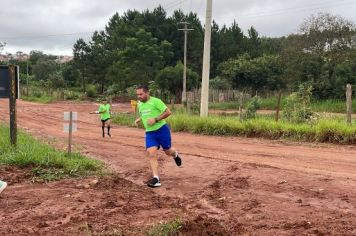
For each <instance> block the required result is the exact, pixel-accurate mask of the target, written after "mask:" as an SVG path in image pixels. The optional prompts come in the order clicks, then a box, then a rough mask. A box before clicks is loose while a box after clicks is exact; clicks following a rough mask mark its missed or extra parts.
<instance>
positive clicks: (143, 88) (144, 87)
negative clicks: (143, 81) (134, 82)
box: [137, 85, 150, 93]
mask: <svg viewBox="0 0 356 236" xmlns="http://www.w3.org/2000/svg"><path fill="white" fill-rule="evenodd" d="M137 89H142V90H143V91H144V92H145V93H147V92H149V91H150V90H149V88H148V86H147V85H140V86H138V87H137Z"/></svg>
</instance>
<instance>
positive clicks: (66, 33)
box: [0, 0, 356, 55]
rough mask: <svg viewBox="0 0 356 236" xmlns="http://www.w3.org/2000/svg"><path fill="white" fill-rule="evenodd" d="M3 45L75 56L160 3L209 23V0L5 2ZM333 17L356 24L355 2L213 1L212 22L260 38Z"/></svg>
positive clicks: (0, 11) (0, 27)
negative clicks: (118, 19) (117, 17)
mask: <svg viewBox="0 0 356 236" xmlns="http://www.w3.org/2000/svg"><path fill="white" fill-rule="evenodd" d="M0 4H1V5H2V6H1V8H0V42H6V43H7V45H6V47H5V50H4V51H3V53H4V52H11V53H15V52H16V51H22V52H25V53H28V52H29V51H30V50H41V51H44V52H45V53H51V54H58V55H71V54H72V46H73V44H74V42H75V41H76V40H77V39H78V38H80V37H81V38H84V39H86V40H88V39H90V36H91V35H92V32H93V31H94V30H102V29H104V27H105V25H106V24H107V23H108V21H109V18H110V17H111V16H112V15H113V14H114V13H115V12H119V13H120V14H122V13H124V12H125V11H127V10H128V9H136V10H139V11H142V10H145V9H153V8H155V7H157V6H158V5H159V4H161V5H162V6H163V7H164V8H165V9H166V11H167V12H168V15H171V13H172V12H173V10H175V9H179V8H180V9H182V10H183V11H184V12H189V11H194V12H197V13H198V16H199V17H200V19H201V21H202V22H205V7H206V5H205V4H206V0H100V1H99V0H0ZM318 12H329V13H332V14H336V15H339V16H342V17H344V18H346V19H348V20H350V21H352V22H354V23H356V14H355V13H356V0H334V1H330V0H293V1H292V0H213V18H214V20H215V21H216V22H217V23H218V24H219V25H220V26H221V25H223V24H227V25H230V24H231V23H232V22H233V20H234V19H236V21H237V23H238V24H239V26H240V27H241V28H242V29H243V30H244V31H245V32H246V30H247V29H248V28H249V27H250V26H254V27H255V28H256V29H257V31H258V32H259V33H260V35H264V36H283V35H288V34H290V33H295V32H297V30H298V27H299V25H300V24H301V23H302V22H303V20H305V19H306V18H307V17H309V16H310V15H311V14H316V13H318Z"/></svg>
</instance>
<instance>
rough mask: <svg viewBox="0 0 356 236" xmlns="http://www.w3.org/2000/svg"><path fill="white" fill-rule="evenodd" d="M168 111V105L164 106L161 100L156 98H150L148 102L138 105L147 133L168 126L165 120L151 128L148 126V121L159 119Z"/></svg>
mask: <svg viewBox="0 0 356 236" xmlns="http://www.w3.org/2000/svg"><path fill="white" fill-rule="evenodd" d="M166 109H167V106H166V104H164V103H163V102H162V100H161V99H158V98H155V97H150V99H148V101H146V102H139V103H138V111H139V113H140V118H141V120H142V123H143V126H144V127H145V129H146V131H147V132H150V131H155V130H158V129H159V128H161V127H162V126H163V125H165V124H166V122H165V121H164V120H160V121H158V122H156V123H155V124H154V125H151V126H149V125H148V124H147V120H148V119H154V118H157V117H159V116H160V115H161V114H162V113H163V112H164V111H165V110H166Z"/></svg>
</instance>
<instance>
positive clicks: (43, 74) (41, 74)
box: [33, 59, 58, 81]
mask: <svg viewBox="0 0 356 236" xmlns="http://www.w3.org/2000/svg"><path fill="white" fill-rule="evenodd" d="M57 68H58V65H57V63H56V62H55V61H54V60H46V59H40V60H39V61H37V63H36V64H35V65H34V66H33V75H34V76H35V79H36V80H38V81H41V80H42V81H49V78H50V76H51V75H52V74H54V73H55V72H56V71H57Z"/></svg>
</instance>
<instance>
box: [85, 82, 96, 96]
mask: <svg viewBox="0 0 356 236" xmlns="http://www.w3.org/2000/svg"><path fill="white" fill-rule="evenodd" d="M86 90H87V91H86V95H87V97H89V98H94V97H96V96H97V91H96V87H95V86H94V85H88V87H87V89H86Z"/></svg>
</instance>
